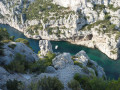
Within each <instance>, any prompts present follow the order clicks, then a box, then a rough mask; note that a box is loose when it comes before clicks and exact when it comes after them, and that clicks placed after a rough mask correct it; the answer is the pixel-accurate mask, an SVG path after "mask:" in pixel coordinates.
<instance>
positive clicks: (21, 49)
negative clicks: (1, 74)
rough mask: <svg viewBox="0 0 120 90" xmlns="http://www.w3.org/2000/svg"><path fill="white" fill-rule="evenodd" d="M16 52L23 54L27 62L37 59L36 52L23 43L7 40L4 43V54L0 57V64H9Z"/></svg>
mask: <svg viewBox="0 0 120 90" xmlns="http://www.w3.org/2000/svg"><path fill="white" fill-rule="evenodd" d="M18 53H19V54H21V55H23V56H25V57H26V60H27V61H29V62H34V61H36V60H39V58H38V56H37V54H36V53H35V52H33V50H32V49H30V48H29V47H28V46H26V45H25V44H23V43H20V42H9V43H6V44H5V45H4V56H2V57H0V64H5V65H6V64H9V63H10V62H11V61H12V60H14V57H15V55H16V54H18Z"/></svg>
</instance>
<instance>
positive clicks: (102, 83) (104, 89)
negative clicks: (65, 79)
mask: <svg viewBox="0 0 120 90" xmlns="http://www.w3.org/2000/svg"><path fill="white" fill-rule="evenodd" d="M74 79H75V80H77V81H78V82H79V84H80V85H81V87H82V88H83V89H84V90H119V89H120V78H119V79H118V80H104V79H102V78H97V77H92V78H90V77H87V76H81V75H80V74H78V73H76V74H75V76H74ZM79 84H78V86H79Z"/></svg>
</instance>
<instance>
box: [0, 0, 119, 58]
mask: <svg viewBox="0 0 120 90" xmlns="http://www.w3.org/2000/svg"><path fill="white" fill-rule="evenodd" d="M119 4H120V3H119V1H118V0H53V1H52V0H47V1H43V0H28V1H24V0H17V1H14V0H13V1H12V0H11V1H10V0H2V1H0V9H1V11H0V17H1V18H0V23H3V24H9V25H10V26H12V27H14V28H16V29H18V30H20V31H22V32H23V33H24V34H25V35H26V36H27V37H29V38H33V39H41V38H42V39H48V40H65V41H70V42H72V43H75V44H79V45H85V46H87V47H91V48H95V47H96V48H98V49H99V50H100V51H102V52H103V53H105V54H106V55H107V56H108V57H110V58H112V59H117V58H118V57H119V52H120V51H119V36H120V33H119V30H120V17H119V16H120V7H119V6H120V5H119Z"/></svg>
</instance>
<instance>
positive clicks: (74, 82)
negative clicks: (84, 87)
mask: <svg viewBox="0 0 120 90" xmlns="http://www.w3.org/2000/svg"><path fill="white" fill-rule="evenodd" d="M68 87H69V88H71V89H72V90H81V87H80V83H79V82H78V81H77V80H74V79H73V80H71V81H70V82H68Z"/></svg>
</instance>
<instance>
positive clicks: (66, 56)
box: [52, 53, 74, 69]
mask: <svg viewBox="0 0 120 90" xmlns="http://www.w3.org/2000/svg"><path fill="white" fill-rule="evenodd" d="M52 63H53V66H54V67H55V68H56V69H63V68H65V67H67V66H68V65H74V63H73V60H72V59H71V55H70V53H63V54H60V55H58V56H56V57H55V58H54V59H53V60H52Z"/></svg>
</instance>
